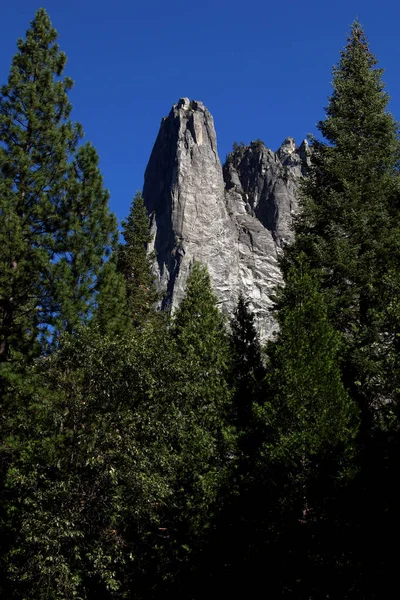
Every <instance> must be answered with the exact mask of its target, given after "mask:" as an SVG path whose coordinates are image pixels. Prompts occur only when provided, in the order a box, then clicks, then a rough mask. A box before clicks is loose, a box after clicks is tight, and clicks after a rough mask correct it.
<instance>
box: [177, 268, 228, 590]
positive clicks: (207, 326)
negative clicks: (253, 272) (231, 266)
mask: <svg viewBox="0 0 400 600" xmlns="http://www.w3.org/2000/svg"><path fill="white" fill-rule="evenodd" d="M172 334H173V336H174V338H175V342H176V346H177V362H178V359H179V357H180V361H179V362H180V366H179V369H180V371H181V375H180V378H179V387H178V389H177V395H176V398H175V401H174V406H175V411H176V420H177V423H179V425H180V432H179V437H178V439H177V441H176V444H177V448H178V449H179V450H178V455H177V463H176V467H175V492H174V508H173V509H171V510H170V513H169V524H168V525H167V527H168V530H169V531H170V535H171V538H172V540H174V551H173V552H171V551H170V556H172V557H174V555H175V557H174V562H175V567H174V568H175V569H179V571H180V572H181V574H180V576H179V578H180V579H181V578H183V573H182V571H184V567H185V566H187V565H188V560H189V558H190V554H189V552H190V553H192V552H195V551H197V550H199V548H201V547H202V541H203V540H204V537H205V536H206V533H207V530H208V528H209V527H210V522H211V518H212V514H213V510H214V509H215V502H216V497H217V494H218V490H219V488H220V486H221V485H222V482H223V481H224V479H225V478H226V475H227V467H228V463H229V460H228V458H227V457H228V456H229V455H230V450H231V440H230V431H229V427H227V414H228V411H229V403H230V390H229V387H228V375H229V340H228V335H227V331H226V324H225V319H224V317H223V315H222V314H221V312H220V311H219V309H218V307H217V299H216V297H215V295H214V293H213V291H212V288H211V282H210V277H209V275H208V272H207V269H206V267H203V266H201V265H200V264H199V263H195V264H194V265H193V268H192V270H191V273H190V275H189V277H188V280H187V284H186V294H185V297H184V299H183V300H182V302H181V304H180V305H179V307H178V309H177V310H176V313H175V315H174V316H173V320H172ZM173 564H174V563H173Z"/></svg>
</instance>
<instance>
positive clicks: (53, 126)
mask: <svg viewBox="0 0 400 600" xmlns="http://www.w3.org/2000/svg"><path fill="white" fill-rule="evenodd" d="M56 39H57V32H56V31H55V29H54V28H53V27H52V25H51V23H50V19H49V17H48V16H47V14H46V11H45V10H44V9H40V10H38V12H37V13H36V16H35V18H34V20H33V21H32V24H31V28H30V29H29V30H28V31H27V34H26V39H25V40H22V39H20V40H19V41H18V52H17V54H16V55H15V56H14V58H13V61H12V66H11V71H10V75H9V79H8V83H7V84H6V85H4V86H3V87H2V88H1V93H0V142H1V148H0V202H1V205H0V206H1V208H0V263H1V269H0V273H1V274H0V278H1V279H0V311H1V313H0V361H2V362H4V361H5V360H7V359H8V357H9V356H10V352H12V353H18V352H24V353H26V352H27V351H28V348H31V347H32V343H33V342H34V341H35V339H36V337H37V334H38V328H39V327H40V326H41V324H42V323H44V322H48V320H49V316H50V315H51V314H52V312H53V309H54V307H53V306H52V302H51V296H49V295H48V293H47V289H46V288H47V274H48V273H49V272H51V261H52V258H53V256H54V252H55V243H56V234H57V233H58V231H59V229H60V227H61V226H62V214H63V211H62V209H61V207H62V204H63V202H64V198H65V180H66V177H67V171H68V161H69V160H70V158H71V156H72V154H73V153H74V152H75V150H76V147H77V144H78V141H79V138H80V137H81V135H82V128H81V126H80V125H79V124H74V123H72V122H71V121H70V120H69V115H70V112H71V104H70V103H69V100H68V91H69V90H70V89H71V88H72V85H73V84H72V80H71V79H70V78H69V77H65V78H64V79H61V76H62V73H63V71H64V67H65V63H66V56H65V54H64V53H63V52H60V51H59V48H58V45H57V44H56Z"/></svg>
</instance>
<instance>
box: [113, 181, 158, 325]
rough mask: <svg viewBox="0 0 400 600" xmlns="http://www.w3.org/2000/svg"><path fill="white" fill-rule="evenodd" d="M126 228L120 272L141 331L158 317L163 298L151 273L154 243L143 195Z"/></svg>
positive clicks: (137, 200) (120, 249)
mask: <svg viewBox="0 0 400 600" xmlns="http://www.w3.org/2000/svg"><path fill="white" fill-rule="evenodd" d="M122 226H123V237H124V240H125V244H120V245H119V248H118V264H117V268H118V272H119V273H121V274H122V275H123V277H124V280H125V286H126V294H127V299H128V305H129V312H130V315H131V319H132V322H133V324H134V326H135V327H139V326H141V325H143V324H144V323H146V322H147V321H148V320H149V318H150V317H151V316H154V314H155V305H156V302H157V300H158V298H159V295H158V293H157V291H156V289H155V285H154V281H153V280H154V277H153V274H152V271H151V263H152V260H153V254H151V253H148V252H147V247H148V245H149V244H150V242H151V234H150V225H149V217H148V215H147V210H146V207H145V205H144V201H143V198H142V195H141V194H140V192H137V194H136V195H135V198H134V199H133V202H132V205H131V208H130V211H129V215H128V218H127V220H126V221H123V222H122Z"/></svg>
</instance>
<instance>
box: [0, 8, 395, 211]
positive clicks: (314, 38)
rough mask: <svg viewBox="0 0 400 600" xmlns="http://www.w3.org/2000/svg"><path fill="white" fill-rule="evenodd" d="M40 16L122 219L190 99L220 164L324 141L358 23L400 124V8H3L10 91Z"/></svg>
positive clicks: (1, 68)
mask: <svg viewBox="0 0 400 600" xmlns="http://www.w3.org/2000/svg"><path fill="white" fill-rule="evenodd" d="M41 5H42V6H44V7H45V8H46V9H47V11H48V13H49V15H50V17H51V19H52V22H53V25H54V26H55V27H56V29H57V30H58V33H59V44H60V47H61V49H63V50H64V51H65V52H66V53H67V56H68V64H67V69H66V74H68V75H69V76H71V77H72V79H74V81H75V88H74V90H73V91H72V93H71V101H72V104H73V107H74V110H73V113H72V116H73V118H74V119H75V120H78V121H80V122H81V123H82V124H83V126H84V129H85V132H86V138H87V139H89V140H90V141H92V142H93V144H94V145H95V146H96V148H97V150H98V152H99V154H100V159H101V167H102V171H103V174H104V178H105V182H106V185H107V187H108V188H109V189H110V192H111V207H112V209H113V210H114V211H116V213H117V215H118V217H119V218H123V217H124V216H126V214H127V212H128V210H129V204H130V201H131V198H132V196H133V194H134V193H135V191H136V190H137V189H139V188H141V187H142V184H143V175H144V170H145V167H146V164H147V161H148V158H149V155H150V152H151V149H152V146H153V143H154V141H155V138H156V135H157V132H158V128H159V124H160V120H161V118H162V117H163V116H164V115H166V114H168V112H169V110H170V108H171V106H172V104H174V103H175V102H176V101H177V100H178V99H179V98H180V97H182V96H188V97H189V98H191V99H194V100H201V101H202V102H204V103H205V105H206V106H207V107H208V109H209V110H210V112H211V113H212V115H213V116H214V120H215V125H216V130H217V138H218V146H219V154H220V157H221V159H222V160H224V158H225V156H226V154H227V153H228V152H229V151H230V149H231V147H232V143H233V141H235V140H236V141H244V142H246V143H248V142H250V141H251V140H253V139H257V138H260V139H262V140H263V141H264V142H265V144H266V145H267V146H268V147H270V148H272V149H273V150H276V149H277V148H278V147H279V146H280V144H281V142H282V141H283V140H284V138H286V137H287V136H292V137H294V138H295V139H296V141H297V142H298V143H300V142H301V140H302V139H303V138H304V137H305V136H306V134H307V133H309V132H311V133H313V132H315V123H316V122H317V121H318V120H319V119H320V118H322V117H323V115H324V111H323V107H324V106H326V104H327V97H328V95H329V93H330V81H331V69H332V66H333V64H334V63H336V62H337V61H338V58H339V52H340V50H341V49H342V48H343V46H344V45H345V43H346V34H347V33H348V31H349V27H350V24H351V23H352V21H353V20H354V19H355V18H356V17H358V18H359V20H360V21H361V23H362V24H363V25H364V27H365V30H366V33H367V35H368V37H369V40H370V46H371V49H372V51H373V52H374V53H375V54H376V55H377V58H378V59H379V61H380V66H382V67H383V68H384V69H385V81H386V84H387V90H388V92H389V94H390V95H391V97H392V102H391V111H392V112H393V113H394V115H395V117H396V118H398V119H400V74H399V70H400V69H399V67H400V44H399V41H398V40H399V34H398V27H399V22H400V3H399V2H398V0H397V1H396V0H381V1H380V2H376V1H373V0H336V1H329V2H327V1H324V0H319V1H318V0H301V1H299V0H285V1H284V2H282V1H279V0H270V1H268V0H251V1H246V0H240V1H238V0H230V1H226V0H213V1H209V0H203V1H202V0H179V1H178V0H151V1H148V0H108V1H106V0H18V1H16V0H2V2H1V21H0V82H5V81H6V79H7V76H8V70H9V66H10V62H11V58H12V56H13V54H14V53H15V48H16V46H15V43H16V39H17V38H18V37H21V36H23V35H24V34H25V31H26V29H27V28H28V26H29V22H30V20H31V19H32V18H33V15H34V13H35V11H36V9H37V8H39V7H40V6H41Z"/></svg>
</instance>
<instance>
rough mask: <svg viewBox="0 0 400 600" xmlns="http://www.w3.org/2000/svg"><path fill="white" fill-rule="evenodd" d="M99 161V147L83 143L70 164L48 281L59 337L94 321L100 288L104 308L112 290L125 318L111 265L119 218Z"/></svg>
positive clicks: (114, 311) (115, 312) (54, 332)
mask: <svg viewBox="0 0 400 600" xmlns="http://www.w3.org/2000/svg"><path fill="white" fill-rule="evenodd" d="M98 165H99V158H98V155H97V152H96V150H95V148H94V147H93V146H92V145H91V144H89V143H87V144H85V145H84V146H81V147H80V148H79V150H78V151H77V153H76V157H75V159H74V160H73V162H72V164H71V166H70V169H69V177H68V182H67V183H68V189H67V193H68V196H67V197H66V198H65V201H64V203H63V206H62V211H63V213H64V214H63V217H64V218H63V227H62V228H60V230H59V231H58V233H57V236H58V238H57V239H56V249H57V253H56V256H55V257H54V259H53V263H54V264H53V265H52V273H51V279H50V280H49V282H48V283H49V289H48V294H49V296H52V297H53V298H54V312H53V320H52V323H51V324H52V328H53V330H52V337H53V338H56V339H57V336H59V334H60V333H62V332H63V331H67V332H69V333H71V332H73V331H75V330H76V328H77V327H78V326H79V325H81V324H84V323H87V322H88V321H89V319H90V318H91V317H92V316H93V313H94V312H95V310H96V306H97V305H98V302H99V300H98V299H97V294H98V293H99V292H100V288H101V293H102V299H101V302H102V307H103V312H104V303H105V298H104V296H105V295H107V296H109V302H110V301H111V298H112V304H113V306H112V310H111V307H110V310H109V311H108V312H109V313H111V312H112V317H113V318H119V317H121V318H122V317H123V312H124V308H125V306H124V298H123V297H122V299H121V298H120V297H119V296H120V293H118V289H119V287H120V285H119V284H118V282H117V281H116V278H117V276H116V274H114V273H113V272H112V269H111V268H110V266H108V265H107V260H108V256H109V254H110V253H111V252H112V250H116V247H117V238H118V231H117V223H116V219H115V216H114V215H113V214H112V213H111V212H110V209H109V205H108V200H109V194H108V191H107V190H105V189H104V187H103V178H102V175H101V172H100V169H99V166H98ZM111 288H112V289H111ZM122 294H123V291H122ZM118 304H119V305H118ZM119 313H120V314H119ZM103 316H104V315H103ZM110 319H111V315H109V317H108V320H110Z"/></svg>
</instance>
